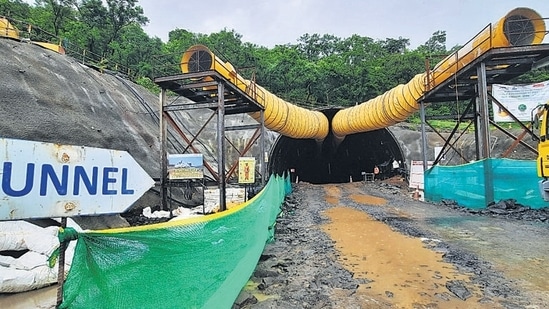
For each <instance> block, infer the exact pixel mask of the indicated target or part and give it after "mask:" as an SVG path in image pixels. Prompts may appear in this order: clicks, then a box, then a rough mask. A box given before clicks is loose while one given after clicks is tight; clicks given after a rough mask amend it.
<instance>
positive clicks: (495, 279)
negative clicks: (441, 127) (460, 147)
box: [235, 182, 549, 308]
mask: <svg viewBox="0 0 549 309" xmlns="http://www.w3.org/2000/svg"><path fill="white" fill-rule="evenodd" d="M399 186H401V187H399ZM411 196H412V193H411V192H408V189H407V188H405V187H404V185H403V184H401V183H399V182H393V183H392V184H387V183H381V182H368V183H363V182H355V183H347V184H337V185H310V184H299V185H296V186H295V187H294V193H292V195H291V196H290V197H289V198H288V199H287V202H286V203H285V205H284V212H283V216H282V217H281V218H280V219H279V220H278V223H277V231H276V233H277V234H276V235H277V236H276V238H277V239H276V241H274V242H273V243H271V244H269V245H267V248H266V250H265V252H264V255H263V256H262V260H261V261H260V263H259V264H258V267H257V269H256V272H255V274H254V276H253V278H252V280H251V281H250V283H249V285H248V286H247V288H246V289H245V290H244V292H243V293H242V294H241V295H240V297H239V299H238V301H237V304H236V305H235V307H236V308H238V307H241V308H549V276H548V275H549V273H548V271H549V264H548V263H547V262H548V261H547V257H548V256H549V245H548V244H547V239H549V238H548V237H549V224H547V223H539V222H535V221H525V220H515V219H502V218H501V217H498V216H489V215H482V216H481V215H475V214H470V213H468V212H464V211H460V210H456V209H455V208H452V207H446V206H444V205H435V204H430V203H424V202H420V201H416V200H413V199H412V197H411Z"/></svg>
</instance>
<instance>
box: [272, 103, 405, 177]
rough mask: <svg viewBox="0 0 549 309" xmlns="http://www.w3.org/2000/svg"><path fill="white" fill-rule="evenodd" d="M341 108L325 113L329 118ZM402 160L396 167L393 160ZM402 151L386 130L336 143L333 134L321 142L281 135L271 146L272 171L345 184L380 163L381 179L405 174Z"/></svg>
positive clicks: (351, 136)
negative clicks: (290, 172)
mask: <svg viewBox="0 0 549 309" xmlns="http://www.w3.org/2000/svg"><path fill="white" fill-rule="evenodd" d="M338 110H339V109H333V108H332V109H327V110H323V111H322V112H323V113H324V114H325V115H326V116H327V117H328V119H329V120H331V119H332V117H333V116H334V115H335V113H336V112H337V111H338ZM394 161H397V162H400V166H399V168H393V162H394ZM404 162H405V161H404V156H403V154H402V150H401V149H400V147H399V144H398V142H397V141H396V138H395V137H394V135H393V134H392V133H391V132H390V131H389V130H387V129H380V130H375V131H369V132H364V133H357V134H352V135H348V136H347V137H346V138H345V139H344V140H343V142H341V143H340V144H339V145H336V141H335V139H334V136H333V135H332V133H330V134H329V135H328V136H327V137H326V139H325V140H324V141H322V142H317V141H315V140H313V139H294V138H290V137H286V136H282V135H281V136H280V137H279V138H278V139H277V141H276V142H275V145H274V146H273V147H272V150H271V155H270V160H269V170H270V172H271V173H282V172H284V171H288V170H291V171H293V173H292V177H293V178H294V179H293V180H295V177H299V181H305V182H310V183H314V184H325V183H343V182H349V181H350V179H351V178H352V179H353V181H359V180H363V179H364V173H372V172H373V170H374V167H375V166H376V165H377V166H378V167H379V170H380V175H379V177H380V178H388V177H392V176H394V175H396V174H399V173H404V171H405V167H406V165H405V163H404Z"/></svg>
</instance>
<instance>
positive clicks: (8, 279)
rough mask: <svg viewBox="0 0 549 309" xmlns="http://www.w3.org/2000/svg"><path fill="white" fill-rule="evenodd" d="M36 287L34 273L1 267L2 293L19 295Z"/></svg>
mask: <svg viewBox="0 0 549 309" xmlns="http://www.w3.org/2000/svg"><path fill="white" fill-rule="evenodd" d="M33 285H34V273H33V272H32V271H28V270H21V269H15V268H8V267H0V292H2V293H17V292H24V291H29V290H30V288H29V287H31V286H33Z"/></svg>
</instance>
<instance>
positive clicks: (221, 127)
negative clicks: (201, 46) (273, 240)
mask: <svg viewBox="0 0 549 309" xmlns="http://www.w3.org/2000/svg"><path fill="white" fill-rule="evenodd" d="M217 172H218V174H219V210H220V211H225V210H227V199H226V196H227V192H226V191H225V189H226V187H227V184H226V183H225V85H224V84H223V83H217Z"/></svg>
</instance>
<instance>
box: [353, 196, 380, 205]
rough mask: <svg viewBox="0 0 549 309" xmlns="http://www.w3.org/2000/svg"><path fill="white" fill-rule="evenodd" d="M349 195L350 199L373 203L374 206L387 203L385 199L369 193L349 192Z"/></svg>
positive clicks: (368, 203)
mask: <svg viewBox="0 0 549 309" xmlns="http://www.w3.org/2000/svg"><path fill="white" fill-rule="evenodd" d="M349 197H350V198H351V200H353V201H355V202H356V203H359V204H365V205H374V206H383V205H385V204H387V200H386V199H384V198H380V197H375V196H371V195H363V194H351V195H350V196H349Z"/></svg>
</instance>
